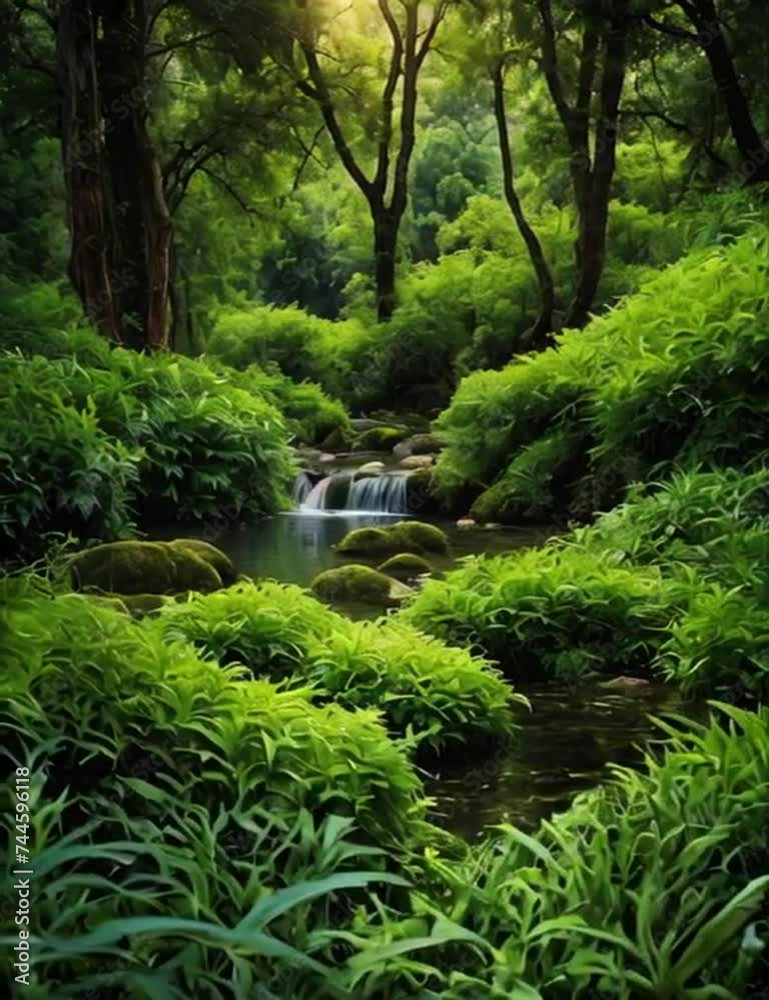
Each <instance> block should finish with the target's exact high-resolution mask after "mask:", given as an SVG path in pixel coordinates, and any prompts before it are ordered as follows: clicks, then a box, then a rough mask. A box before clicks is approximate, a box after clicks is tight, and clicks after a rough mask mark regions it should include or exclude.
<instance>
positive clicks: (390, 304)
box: [372, 209, 398, 323]
mask: <svg viewBox="0 0 769 1000" xmlns="http://www.w3.org/2000/svg"><path fill="white" fill-rule="evenodd" d="M372 213H373V217H374V283H375V288H376V315H377V321H378V322H379V323H386V322H387V321H388V320H389V319H391V318H392V314H393V313H394V312H395V257H396V253H397V247H398V226H397V222H396V221H395V219H393V218H392V215H391V214H390V213H389V212H388V211H387V210H386V209H379V210H377V211H374V210H373V209H372Z"/></svg>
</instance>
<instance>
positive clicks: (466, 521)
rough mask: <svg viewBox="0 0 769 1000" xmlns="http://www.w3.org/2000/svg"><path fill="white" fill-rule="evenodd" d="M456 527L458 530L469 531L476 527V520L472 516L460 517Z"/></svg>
mask: <svg viewBox="0 0 769 1000" xmlns="http://www.w3.org/2000/svg"><path fill="white" fill-rule="evenodd" d="M457 527H458V528H459V530H460V531H470V530H472V529H473V528H477V527H478V522H477V521H474V520H473V519H472V517H460V519H459V520H458V521H457Z"/></svg>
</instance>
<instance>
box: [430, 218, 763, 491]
mask: <svg viewBox="0 0 769 1000" xmlns="http://www.w3.org/2000/svg"><path fill="white" fill-rule="evenodd" d="M768 257H769V240H768V238H767V232H766V229H765V227H763V226H759V227H755V228H754V229H752V230H751V231H750V233H749V234H748V235H745V236H743V237H741V238H739V239H737V240H736V241H734V242H731V243H727V244H726V245H724V246H721V247H716V248H711V249H709V250H704V251H698V252H695V253H693V254H691V255H689V256H688V257H686V258H685V259H684V260H682V261H681V262H680V263H678V264H675V265H673V266H671V267H669V268H668V269H667V270H665V271H662V272H661V273H659V274H658V275H656V276H655V277H653V278H652V279H650V280H649V281H647V282H646V283H645V284H644V285H643V287H642V289H641V290H640V291H639V292H638V293H636V294H635V295H632V296H630V297H629V298H627V299H626V300H625V301H624V302H623V303H622V304H621V305H620V306H618V307H617V308H616V309H614V310H613V311H612V312H610V313H609V314H607V315H605V316H602V317H600V318H598V319H595V320H593V321H592V323H590V324H589V326H588V327H587V328H586V329H584V330H581V331H566V332H565V333H563V334H561V335H559V337H558V338H557V339H558V347H557V349H550V350H547V351H545V352H543V353H542V354H539V355H531V356H525V357H521V358H519V359H517V360H516V361H515V362H514V363H513V364H511V365H509V366H508V367H507V368H505V369H504V370H503V371H500V372H477V373H475V374H474V375H471V376H470V377H468V378H467V379H465V381H464V382H463V383H462V385H461V386H460V388H459V390H458V391H457V394H456V396H455V397H454V400H453V401H452V404H451V406H450V407H449V409H448V410H446V411H445V412H444V413H443V414H442V416H441V418H440V420H439V421H438V425H437V426H438V428H439V430H440V432H441V433H442V434H443V435H444V436H445V437H446V438H447V440H448V442H449V447H448V448H447V450H446V451H444V452H443V453H442V455H441V458H440V460H439V462H438V465H437V467H436V477H437V481H438V483H439V484H440V485H441V487H442V488H443V490H444V491H445V493H446V494H447V495H449V496H451V495H453V494H455V493H457V492H458V491H459V490H461V489H462V488H463V487H465V486H467V485H470V486H472V487H474V488H476V489H477V488H479V487H487V486H489V485H491V484H492V483H493V481H494V479H495V478H496V476H497V475H498V474H499V470H500V469H504V468H507V467H508V466H509V465H510V463H511V462H513V461H515V460H516V458H517V456H518V455H519V453H521V452H522V450H523V449H524V448H526V447H527V446H529V445H532V444H533V443H534V442H537V441H538V440H539V439H540V438H541V437H542V436H543V435H545V434H548V435H550V434H552V433H553V432H554V430H556V432H557V433H560V431H559V430H558V429H560V428H563V429H564V431H563V433H564V434H566V433H569V434H574V435H577V436H579V435H581V436H582V437H583V438H584V439H586V440H589V441H591V442H592V448H591V453H590V455H591V466H592V468H591V469H590V470H589V475H591V476H594V477H595V476H597V477H599V478H600V477H602V476H603V477H605V478H607V479H610V480H611V489H610V490H609V492H610V493H611V491H612V490H613V491H614V492H616V489H617V487H618V486H621V485H622V484H624V483H627V482H629V481H631V480H632V479H634V478H637V477H638V476H639V475H646V474H648V473H649V472H650V471H651V469H653V468H654V467H655V466H657V465H659V463H662V462H665V463H668V464H669V463H671V462H673V461H675V460H679V461H680V460H682V459H687V458H688V459H690V460H702V459H708V460H710V461H724V462H739V461H743V460H745V459H746V458H749V457H751V456H754V455H756V454H757V453H759V452H760V451H761V450H762V448H763V434H764V431H763V429H762V428H764V427H765V425H766V413H765V409H766V407H765V405H764V402H763V399H764V395H765V394H764V391H763V388H762V387H763V385H764V382H765V380H766V371H765V369H766V358H765V357H764V355H765V348H764V345H765V337H764V336H763V332H762V331H763V319H762V310H763V303H764V283H765V281H764V278H765V273H764V272H765V270H766V266H767V258H768ZM542 448H543V449H544V452H545V454H547V453H548V449H547V447H546V446H545V445H543V446H542ZM550 455H551V460H552V467H551V469H550V470H548V469H547V468H546V467H544V468H543V467H542V466H541V465H540V467H539V468H538V471H537V474H538V476H539V477H540V481H541V482H542V483H543V484H545V485H546V487H547V489H548V490H552V487H553V486H554V485H555V486H558V487H565V486H566V485H567V483H565V482H556V481H555V480H556V473H557V472H558V467H559V463H560V462H561V457H562V456H561V452H560V450H559V449H552V451H551V452H550ZM537 457H538V458H539V457H540V456H539V454H538V455H537ZM537 499H538V500H539V501H540V502H544V499H545V497H544V495H542V496H540V497H538V498H537ZM514 502H515V493H514V491H513V498H512V501H511V503H514ZM495 505H496V506H503V505H504V498H503V497H500V498H498V499H496V501H495Z"/></svg>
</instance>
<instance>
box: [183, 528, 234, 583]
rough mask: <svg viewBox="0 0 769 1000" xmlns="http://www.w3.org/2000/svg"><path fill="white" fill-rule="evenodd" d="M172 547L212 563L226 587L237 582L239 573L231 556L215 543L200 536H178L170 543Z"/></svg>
mask: <svg viewBox="0 0 769 1000" xmlns="http://www.w3.org/2000/svg"><path fill="white" fill-rule="evenodd" d="M168 544H169V545H170V546H171V548H172V549H174V550H175V551H178V552H182V553H191V554H192V555H194V556H197V557H198V558H199V559H203V560H204V561H205V562H207V563H210V564H211V565H212V566H213V567H214V569H215V570H216V572H217V573H218V574H219V576H220V577H221V579H222V583H223V584H224V585H225V587H229V585H230V584H231V583H235V581H236V580H237V578H238V574H237V572H236V570H235V566H234V565H233V563H232V560H231V559H230V557H229V556H227V555H225V554H224V552H222V551H221V549H217V547H216V546H215V545H211V544H210V543H209V542H204V541H203V540H202V539H200V538H176V539H174V541H173V542H169V543H168Z"/></svg>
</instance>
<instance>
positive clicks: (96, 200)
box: [56, 0, 120, 340]
mask: <svg viewBox="0 0 769 1000" xmlns="http://www.w3.org/2000/svg"><path fill="white" fill-rule="evenodd" d="M96 21H97V18H96V15H95V13H94V10H93V5H92V4H91V3H90V2H88V0H85V2H83V3H78V4H76V3H67V4H62V5H61V7H60V9H59V15H58V32H57V40H56V44H57V70H58V77H59V84H60V90H61V95H62V105H61V144H62V160H63V166H64V180H65V189H66V197H67V215H68V222H69V234H70V255H69V276H70V280H71V281H72V284H73V286H74V288H75V291H76V292H77V294H78V296H79V298H80V301H81V302H82V304H83V311H84V312H85V314H86V316H87V317H88V319H89V320H91V322H92V323H93V324H94V325H95V326H96V327H97V328H98V329H99V330H101V332H102V333H104V334H105V335H106V336H107V337H109V338H110V339H113V340H119V339H120V329H119V323H118V318H117V315H116V303H115V300H114V295H113V291H112V270H111V265H112V234H111V227H110V225H109V221H108V208H107V198H106V193H105V189H104V178H105V172H106V168H105V164H104V156H103V148H102V142H101V122H102V108H101V95H100V90H99V83H98V65H97V56H96V35H97V23H96Z"/></svg>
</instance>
